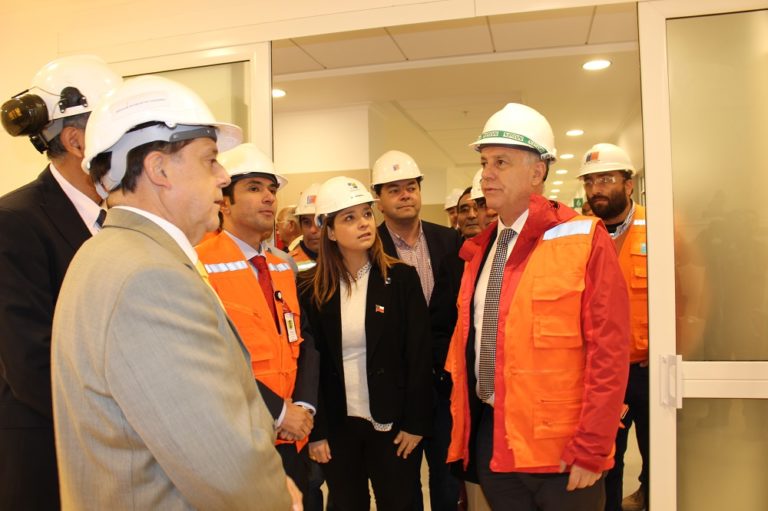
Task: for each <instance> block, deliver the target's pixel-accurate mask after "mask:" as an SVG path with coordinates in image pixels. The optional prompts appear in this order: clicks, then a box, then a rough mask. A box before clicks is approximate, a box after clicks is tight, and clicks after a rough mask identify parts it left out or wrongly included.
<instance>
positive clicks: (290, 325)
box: [283, 312, 299, 342]
mask: <svg viewBox="0 0 768 511" xmlns="http://www.w3.org/2000/svg"><path fill="white" fill-rule="evenodd" d="M283 318H285V332H286V333H287V334H288V342H296V341H298V340H299V336H298V334H297V333H296V321H295V320H294V319H293V312H284V313H283Z"/></svg>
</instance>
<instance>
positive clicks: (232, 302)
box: [197, 232, 302, 399]
mask: <svg viewBox="0 0 768 511" xmlns="http://www.w3.org/2000/svg"><path fill="white" fill-rule="evenodd" d="M197 253H198V255H199V256H200V260H201V261H202V262H203V263H204V264H205V268H206V270H207V271H208V276H209V279H210V281H211V285H212V286H213V288H214V289H215V290H216V292H217V293H218V295H219V297H220V298H221V301H222V303H223V304H224V308H225V309H226V310H227V314H229V317H230V318H231V319H232V321H233V322H234V324H235V326H236V327H237V331H238V332H239V333H240V337H242V339H243V343H244V344H245V347H246V348H247V349H248V353H249V354H250V356H251V369H252V371H253V376H254V377H255V378H256V379H257V380H259V381H260V382H261V383H263V384H264V385H266V386H267V387H269V389H270V390H272V391H273V392H274V393H275V394H277V395H278V396H280V397H282V398H283V399H287V398H290V397H291V395H292V394H293V390H294V385H295V384H296V372H297V363H296V361H297V359H298V356H299V349H300V348H299V345H300V344H301V342H302V338H301V328H300V326H301V318H300V309H299V301H298V298H297V295H296V283H295V281H294V275H293V271H292V270H291V267H290V266H289V265H288V264H287V263H286V262H285V261H284V260H283V259H280V258H279V257H277V256H274V255H272V254H271V253H269V252H266V254H265V256H266V258H267V263H268V264H269V269H270V271H269V273H270V277H271V278H272V288H273V290H274V291H275V294H277V292H278V291H279V292H280V294H281V295H282V301H278V300H277V299H276V298H275V297H274V296H273V297H271V298H272V300H273V301H274V302H275V309H276V310H277V316H278V323H279V329H278V325H277V324H276V323H275V320H274V318H273V316H272V313H271V311H270V308H269V306H268V305H267V301H266V299H265V297H264V292H263V291H262V290H261V287H260V286H259V281H258V279H257V278H256V275H255V274H254V273H253V270H252V269H251V265H250V263H249V262H248V261H246V260H245V259H244V256H243V253H242V251H241V250H240V249H239V248H238V246H237V245H236V244H235V242H234V241H233V240H232V238H230V237H229V235H228V234H226V233H225V232H221V233H219V234H218V235H217V236H215V237H214V238H212V239H209V240H208V241H206V242H204V243H202V244H200V245H198V246H197ZM284 312H291V313H293V316H294V320H295V324H296V335H297V336H298V340H297V341H295V342H289V341H288V334H287V332H286V328H285V320H284V318H283V314H284Z"/></svg>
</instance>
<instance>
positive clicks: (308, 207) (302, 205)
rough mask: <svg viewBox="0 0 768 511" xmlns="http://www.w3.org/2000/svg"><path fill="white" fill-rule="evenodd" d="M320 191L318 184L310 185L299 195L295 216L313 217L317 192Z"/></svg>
mask: <svg viewBox="0 0 768 511" xmlns="http://www.w3.org/2000/svg"><path fill="white" fill-rule="evenodd" d="M319 190H320V183H312V184H311V185H309V188H307V189H306V190H304V191H303V192H301V193H300V194H299V203H298V204H297V205H296V216H301V215H314V214H315V203H316V201H317V192H318V191H319Z"/></svg>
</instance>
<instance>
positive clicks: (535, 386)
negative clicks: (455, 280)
mask: <svg viewBox="0 0 768 511" xmlns="http://www.w3.org/2000/svg"><path fill="white" fill-rule="evenodd" d="M495 229H496V224H495V223H494V224H492V226H490V227H489V228H488V229H486V231H484V232H483V233H481V234H480V235H478V236H476V237H474V238H472V239H470V240H468V241H467V242H466V243H465V244H464V246H463V247H462V250H461V256H462V258H464V259H465V260H466V261H467V264H466V268H465V271H464V275H463V278H462V284H461V291H460V293H459V300H458V307H459V319H458V323H457V326H456V330H455V331H454V334H453V338H452V339H451V345H450V348H449V352H448V359H447V361H446V370H448V371H449V372H450V373H451V376H452V378H453V383H454V385H453V390H452V394H451V414H452V416H453V429H452V433H451V444H450V447H449V451H448V461H449V462H451V461H457V460H460V459H463V460H464V464H465V465H466V463H467V462H468V461H469V437H470V430H471V428H472V424H471V417H470V413H469V400H470V399H477V398H476V396H475V394H474V393H475V389H474V386H473V387H472V388H470V381H473V380H474V378H470V377H469V376H471V375H470V374H468V371H474V367H467V359H466V352H467V349H473V348H472V347H471V346H470V347H469V348H468V347H467V341H468V337H469V332H470V328H471V321H472V319H471V318H472V314H471V310H472V308H473V307H474V305H473V294H474V289H475V283H476V280H477V276H478V274H479V272H480V266H481V263H482V259H483V256H484V254H485V252H486V249H487V247H488V244H489V243H490V242H491V241H492V235H494V234H495ZM486 264H490V262H486ZM620 277H621V272H620V269H619V266H618V261H617V258H616V251H615V248H614V247H613V242H612V240H611V239H610V237H609V236H608V233H607V232H606V231H605V227H604V226H603V225H602V224H601V223H599V222H598V220H597V219H595V218H589V217H582V216H576V213H575V212H574V211H573V210H571V209H569V208H567V207H565V206H564V205H562V204H557V203H551V202H549V201H546V200H545V199H544V198H543V197H541V196H533V197H532V198H531V203H530V207H529V216H528V220H527V221H526V224H525V227H524V228H523V230H522V232H521V233H520V235H519V236H518V239H517V241H516V243H515V247H514V249H513V251H512V254H511V255H510V257H509V259H508V260H507V263H506V266H505V268H504V280H503V284H502V290H501V299H500V301H499V319H500V321H499V325H498V328H499V330H498V332H497V339H498V342H497V346H496V361H497V363H496V376H495V391H496V395H495V413H494V433H493V446H494V450H493V456H492V459H491V463H490V468H491V470H493V471H495V472H557V471H558V470H559V464H560V460H563V461H565V462H566V463H567V464H568V465H572V464H574V463H575V464H578V465H579V466H581V467H584V468H586V469H588V470H591V471H594V472H599V471H603V470H607V469H608V468H610V467H611V466H612V464H613V456H612V454H613V445H614V439H615V435H616V430H617V429H618V426H619V416H620V413H621V409H622V402H623V398H624V390H625V387H626V382H627V373H628V367H629V364H628V341H627V339H628V338H629V335H630V333H629V304H628V300H627V291H626V289H625V285H624V281H623V279H621V278H620ZM476 335H479V333H476ZM472 374H474V373H472ZM470 392H471V393H472V395H470Z"/></svg>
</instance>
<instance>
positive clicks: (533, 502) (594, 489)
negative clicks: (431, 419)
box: [477, 405, 605, 511]
mask: <svg viewBox="0 0 768 511" xmlns="http://www.w3.org/2000/svg"><path fill="white" fill-rule="evenodd" d="M477 427H478V432H477V472H478V476H479V478H480V485H481V486H482V488H483V493H485V496H486V498H487V499H488V503H489V504H490V506H491V509H493V510H494V511H507V510H514V511H600V510H602V509H603V506H604V505H605V487H604V479H603V478H600V479H599V480H598V481H597V482H596V483H595V484H594V485H592V486H590V487H589V488H583V489H581V490H574V491H567V490H566V486H567V485H568V474H567V473H565V474H532V473H524V472H491V470H490V468H489V467H490V463H491V456H492V453H493V408H491V407H490V406H487V405H484V406H483V412H482V414H481V416H480V423H479V424H478V426H477Z"/></svg>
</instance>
